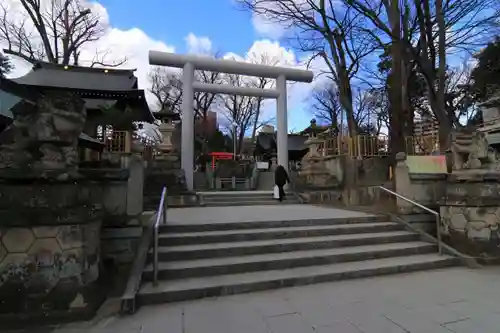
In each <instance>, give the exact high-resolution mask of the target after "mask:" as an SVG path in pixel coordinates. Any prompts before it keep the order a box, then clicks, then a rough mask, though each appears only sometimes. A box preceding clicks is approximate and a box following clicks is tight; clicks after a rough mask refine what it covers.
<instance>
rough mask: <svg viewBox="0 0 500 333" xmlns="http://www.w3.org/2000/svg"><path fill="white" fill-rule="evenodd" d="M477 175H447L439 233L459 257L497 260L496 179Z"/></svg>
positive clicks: (499, 209)
mask: <svg viewBox="0 0 500 333" xmlns="http://www.w3.org/2000/svg"><path fill="white" fill-rule="evenodd" d="M479 171H481V170H478V171H476V170H473V171H472V170H471V172H470V173H469V172H468V171H465V172H460V171H459V172H454V173H452V174H450V177H449V179H448V183H447V187H446V193H445V195H444V197H443V200H442V202H441V209H440V214H441V233H442V235H443V239H444V240H445V241H446V242H448V243H450V245H452V246H453V247H454V248H456V249H457V250H459V251H461V252H463V253H466V254H468V255H471V256H475V257H482V258H495V259H498V258H500V250H499V248H500V232H499V225H500V175H499V174H498V173H497V172H494V173H493V174H488V173H480V172H479ZM465 179H467V181H465Z"/></svg>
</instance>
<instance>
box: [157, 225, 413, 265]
mask: <svg viewBox="0 0 500 333" xmlns="http://www.w3.org/2000/svg"><path fill="white" fill-rule="evenodd" d="M418 239H419V235H418V234H416V233H412V232H408V231H404V230H403V231H388V232H376V233H366V234H347V235H330V236H321V237H301V238H286V239H270V240H259V241H245V242H228V243H209V244H195V245H180V246H168V247H167V246H160V247H159V248H158V257H159V260H161V261H175V260H193V259H206V258H221V257H235V256H243V255H255V254H264V253H281V252H290V251H305V250H314V249H331V248H337V247H346V246H361V245H370V244H387V243H395V242H409V241H416V240H418ZM150 255H151V252H150Z"/></svg>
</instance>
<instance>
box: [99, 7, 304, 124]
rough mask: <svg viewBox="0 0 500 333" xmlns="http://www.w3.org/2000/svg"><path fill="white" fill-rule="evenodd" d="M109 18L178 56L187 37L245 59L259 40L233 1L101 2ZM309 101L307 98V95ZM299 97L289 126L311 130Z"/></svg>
mask: <svg viewBox="0 0 500 333" xmlns="http://www.w3.org/2000/svg"><path fill="white" fill-rule="evenodd" d="M99 3H100V4H101V5H103V6H104V7H105V8H106V10H107V12H108V15H109V20H110V24H111V26H113V28H118V29H120V30H129V29H133V28H139V29H141V30H142V31H144V33H146V34H147V35H148V36H149V37H150V38H152V39H155V40H159V41H163V42H165V43H166V44H167V45H171V46H174V47H175V51H176V52H177V53H186V52H187V51H188V50H187V44H186V36H188V35H189V34H194V35H195V36H197V37H208V38H209V39H210V41H211V42H212V49H213V50H215V51H220V52H222V53H227V52H232V53H236V54H238V55H240V56H244V55H245V53H246V52H248V50H249V49H250V48H251V47H252V45H253V44H254V42H256V41H258V40H263V39H268V38H266V37H265V36H262V35H259V33H258V32H256V30H255V29H254V26H253V25H252V17H251V14H250V13H248V12H244V11H241V10H239V9H237V7H236V5H235V3H234V1H233V0H167V1H165V0H147V1H144V2H142V3H140V2H137V1H132V0H99ZM304 98H305V96H304ZM304 98H302V97H301V98H299V101H297V99H295V100H296V101H295V102H294V103H293V104H292V103H289V116H288V127H289V129H290V130H298V129H302V128H304V127H307V126H308V124H309V120H310V118H311V115H310V114H309V113H308V112H306V111H304V110H305V109H306V106H305V105H304V103H302V102H300V100H303V99H304Z"/></svg>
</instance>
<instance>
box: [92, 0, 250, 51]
mask: <svg viewBox="0 0 500 333" xmlns="http://www.w3.org/2000/svg"><path fill="white" fill-rule="evenodd" d="M99 2H100V3H101V4H102V5H103V6H104V7H106V9H107V10H108V14H109V16H110V20H111V25H112V26H113V27H117V28H120V29H123V30H126V29H130V28H134V27H139V28H140V29H141V30H143V31H144V32H146V33H147V34H148V35H149V36H150V37H152V38H155V39H159V40H163V41H165V42H167V43H168V44H173V45H175V47H176V49H177V51H178V52H179V53H184V52H186V43H185V40H184V38H185V37H186V36H187V35H188V34H189V33H193V34H195V35H196V36H206V37H209V38H210V39H211V40H212V42H213V44H214V47H215V48H216V49H220V50H221V51H223V52H235V53H238V54H243V53H245V52H246V51H248V49H249V48H250V46H251V45H252V44H253V42H254V40H256V39H258V38H259V36H258V35H257V34H256V33H255V32H254V29H253V27H252V23H251V15H250V14H249V13H246V12H243V11H240V10H238V9H236V6H235V5H234V2H233V1H232V0H166V1H165V0H146V1H144V3H143V4H144V5H143V6H140V5H138V4H139V2H136V1H132V0H100V1H99ZM146 4H147V5H146Z"/></svg>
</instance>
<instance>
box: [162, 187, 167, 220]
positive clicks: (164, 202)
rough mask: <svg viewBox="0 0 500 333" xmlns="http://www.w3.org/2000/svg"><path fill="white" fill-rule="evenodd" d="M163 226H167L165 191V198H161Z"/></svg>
mask: <svg viewBox="0 0 500 333" xmlns="http://www.w3.org/2000/svg"><path fill="white" fill-rule="evenodd" d="M162 209H163V216H162V218H163V220H162V222H163V225H166V224H167V191H166V190H165V197H164V198H163V207H162Z"/></svg>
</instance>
